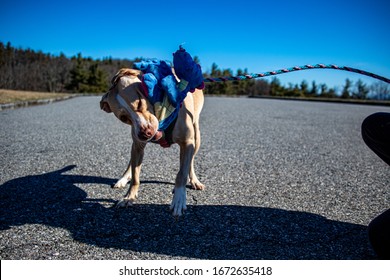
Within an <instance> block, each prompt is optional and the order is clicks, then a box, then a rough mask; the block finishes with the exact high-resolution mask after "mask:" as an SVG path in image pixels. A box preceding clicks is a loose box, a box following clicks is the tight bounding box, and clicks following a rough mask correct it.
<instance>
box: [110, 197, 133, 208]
mask: <svg viewBox="0 0 390 280" xmlns="http://www.w3.org/2000/svg"><path fill="white" fill-rule="evenodd" d="M133 203H134V199H128V198H124V199H122V200H121V201H118V203H117V204H116V205H115V208H127V207H130V206H133Z"/></svg>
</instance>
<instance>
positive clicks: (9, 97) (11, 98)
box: [0, 89, 74, 104]
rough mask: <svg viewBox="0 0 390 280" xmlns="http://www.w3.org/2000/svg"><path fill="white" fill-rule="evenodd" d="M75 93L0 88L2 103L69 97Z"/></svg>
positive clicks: (0, 101)
mask: <svg viewBox="0 0 390 280" xmlns="http://www.w3.org/2000/svg"><path fill="white" fill-rule="evenodd" d="M72 95H74V94H70V93H51V92H35V91H22V90H9V89H0V104H8V103H18V102H26V101H34V100H41V99H55V98H67V97H69V96H72Z"/></svg>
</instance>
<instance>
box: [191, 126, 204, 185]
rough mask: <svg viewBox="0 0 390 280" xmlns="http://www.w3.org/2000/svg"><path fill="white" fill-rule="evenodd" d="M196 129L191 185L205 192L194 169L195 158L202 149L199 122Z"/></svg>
mask: <svg viewBox="0 0 390 280" xmlns="http://www.w3.org/2000/svg"><path fill="white" fill-rule="evenodd" d="M194 129H195V151H194V155H193V156H192V159H191V166H190V184H191V187H192V188H193V189H194V190H204V188H205V186H204V185H203V184H202V183H201V182H200V181H199V180H198V177H197V176H196V173H195V167H194V162H195V156H196V154H197V153H198V151H199V148H200V129H199V120H198V121H197V122H195V124H194Z"/></svg>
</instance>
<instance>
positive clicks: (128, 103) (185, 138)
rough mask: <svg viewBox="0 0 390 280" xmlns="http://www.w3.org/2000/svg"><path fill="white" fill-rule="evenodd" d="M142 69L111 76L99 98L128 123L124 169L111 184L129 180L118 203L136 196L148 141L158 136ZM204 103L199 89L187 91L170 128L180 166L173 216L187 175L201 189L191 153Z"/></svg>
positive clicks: (179, 209) (180, 207)
mask: <svg viewBox="0 0 390 280" xmlns="http://www.w3.org/2000/svg"><path fill="white" fill-rule="evenodd" d="M141 75H142V72H141V71H138V70H134V69H121V70H120V71H119V72H118V73H117V74H116V75H115V76H114V77H113V79H112V87H111V89H110V90H109V92H108V93H106V94H105V95H104V96H103V97H102V99H101V101H100V107H101V109H103V110H104V111H106V112H107V113H111V112H113V113H114V114H115V116H116V117H117V118H118V119H119V120H121V121H122V122H124V123H126V124H129V125H131V127H132V129H131V131H132V138H133V143H132V148H131V158H130V162H129V165H128V168H127V170H126V171H125V173H124V174H123V176H122V178H121V179H119V180H118V182H117V183H116V184H115V186H114V188H122V187H124V186H126V184H127V183H128V182H129V181H130V188H129V190H128V192H127V194H126V195H125V197H124V198H123V200H121V201H120V202H118V204H117V207H127V206H130V205H132V204H133V202H134V201H135V200H136V198H137V196H138V188H139V185H140V179H139V178H140V172H141V164H142V159H143V156H144V149H145V146H146V144H147V143H148V142H151V141H155V140H158V139H159V138H161V137H162V133H161V132H160V131H158V120H157V118H156V116H155V115H154V109H153V106H152V105H151V104H150V102H149V101H148V99H147V98H146V97H145V96H144V93H143V88H142V86H141V80H140V77H141ZM203 103H204V96H203V92H202V91H201V90H198V89H197V90H195V92H193V93H188V94H187V97H186V98H185V99H184V102H183V104H182V106H181V108H180V111H179V114H178V117H177V120H176V123H175V125H174V128H173V131H172V142H174V143H177V144H179V146H180V170H179V172H178V174H177V176H176V182H175V188H174V191H173V199H172V203H171V206H170V209H171V210H172V211H173V215H174V216H181V215H182V214H183V212H184V210H186V185H187V182H188V178H189V180H190V184H191V186H192V188H193V189H196V190H203V189H204V185H203V184H202V183H201V182H200V181H199V180H198V178H197V176H196V174H195V170H194V157H195V154H196V153H197V152H198V150H199V147H200V130H199V115H200V112H201V110H202V107H203Z"/></svg>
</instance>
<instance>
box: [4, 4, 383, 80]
mask: <svg viewBox="0 0 390 280" xmlns="http://www.w3.org/2000/svg"><path fill="white" fill-rule="evenodd" d="M389 3H390V1H388V0H369V1H366V0H337V1H335V0H327V1H323V0H316V1H314V0H311V1H309V0H307V1H306V0H302V1H299V0H296V1H283V0H278V1H274V0H268V1H260V0H258V1H230V0H227V1H213V0H206V1H205V0H196V1H184V0H182V1H180V0H177V1H176V0H175V1H174V0H158V1H157V0H146V1H142V0H137V1H132V0H122V1H113V0H110V1H100V0H95V1H82V0H79V1H74V0H66V1H48V0H47V1H44V0H36V1H25V0H2V1H1V3H0V41H2V42H3V43H6V42H11V44H12V45H13V46H15V47H22V48H31V49H34V50H41V51H43V52H45V53H46V52H47V53H51V54H59V53H61V52H63V53H64V54H65V55H66V56H73V55H76V54H77V53H80V52H81V53H82V55H83V56H91V57H93V58H103V57H108V56H111V57H113V58H129V59H132V58H135V57H148V58H159V59H167V60H171V59H172V53H173V52H174V51H175V50H176V49H177V47H178V46H179V44H181V43H183V42H185V43H186V44H185V45H184V47H185V48H186V49H187V51H188V52H189V53H191V54H192V55H197V56H198V57H199V58H200V61H201V65H202V68H203V70H210V68H211V64H212V63H213V62H215V63H216V64H217V65H218V66H219V67H220V68H230V69H232V70H233V71H234V72H236V70H237V69H238V68H241V69H244V68H247V69H248V70H249V72H253V73H256V72H263V71H269V70H276V69H279V68H285V67H291V66H298V65H304V64H316V63H324V64H328V63H332V64H338V65H345V66H351V67H355V68H360V69H363V70H366V71H370V72H374V73H376V74H379V75H382V76H385V77H390V33H389V32H390V31H389V30H390V4H389ZM278 78H279V79H280V80H281V82H282V83H283V84H288V83H290V82H291V83H300V82H301V81H302V80H303V79H306V80H307V81H308V82H309V83H311V81H312V80H315V81H316V82H317V83H327V84H328V85H329V86H332V87H333V86H339V87H340V88H341V86H342V85H343V84H344V81H345V79H346V78H350V79H352V80H354V81H356V80H357V79H359V78H361V79H362V80H363V81H364V82H366V83H371V82H374V81H375V80H373V79H371V78H365V77H364V76H360V75H358V74H353V73H351V74H350V73H347V72H342V71H335V70H308V71H300V72H296V73H291V74H283V75H279V76H278Z"/></svg>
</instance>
